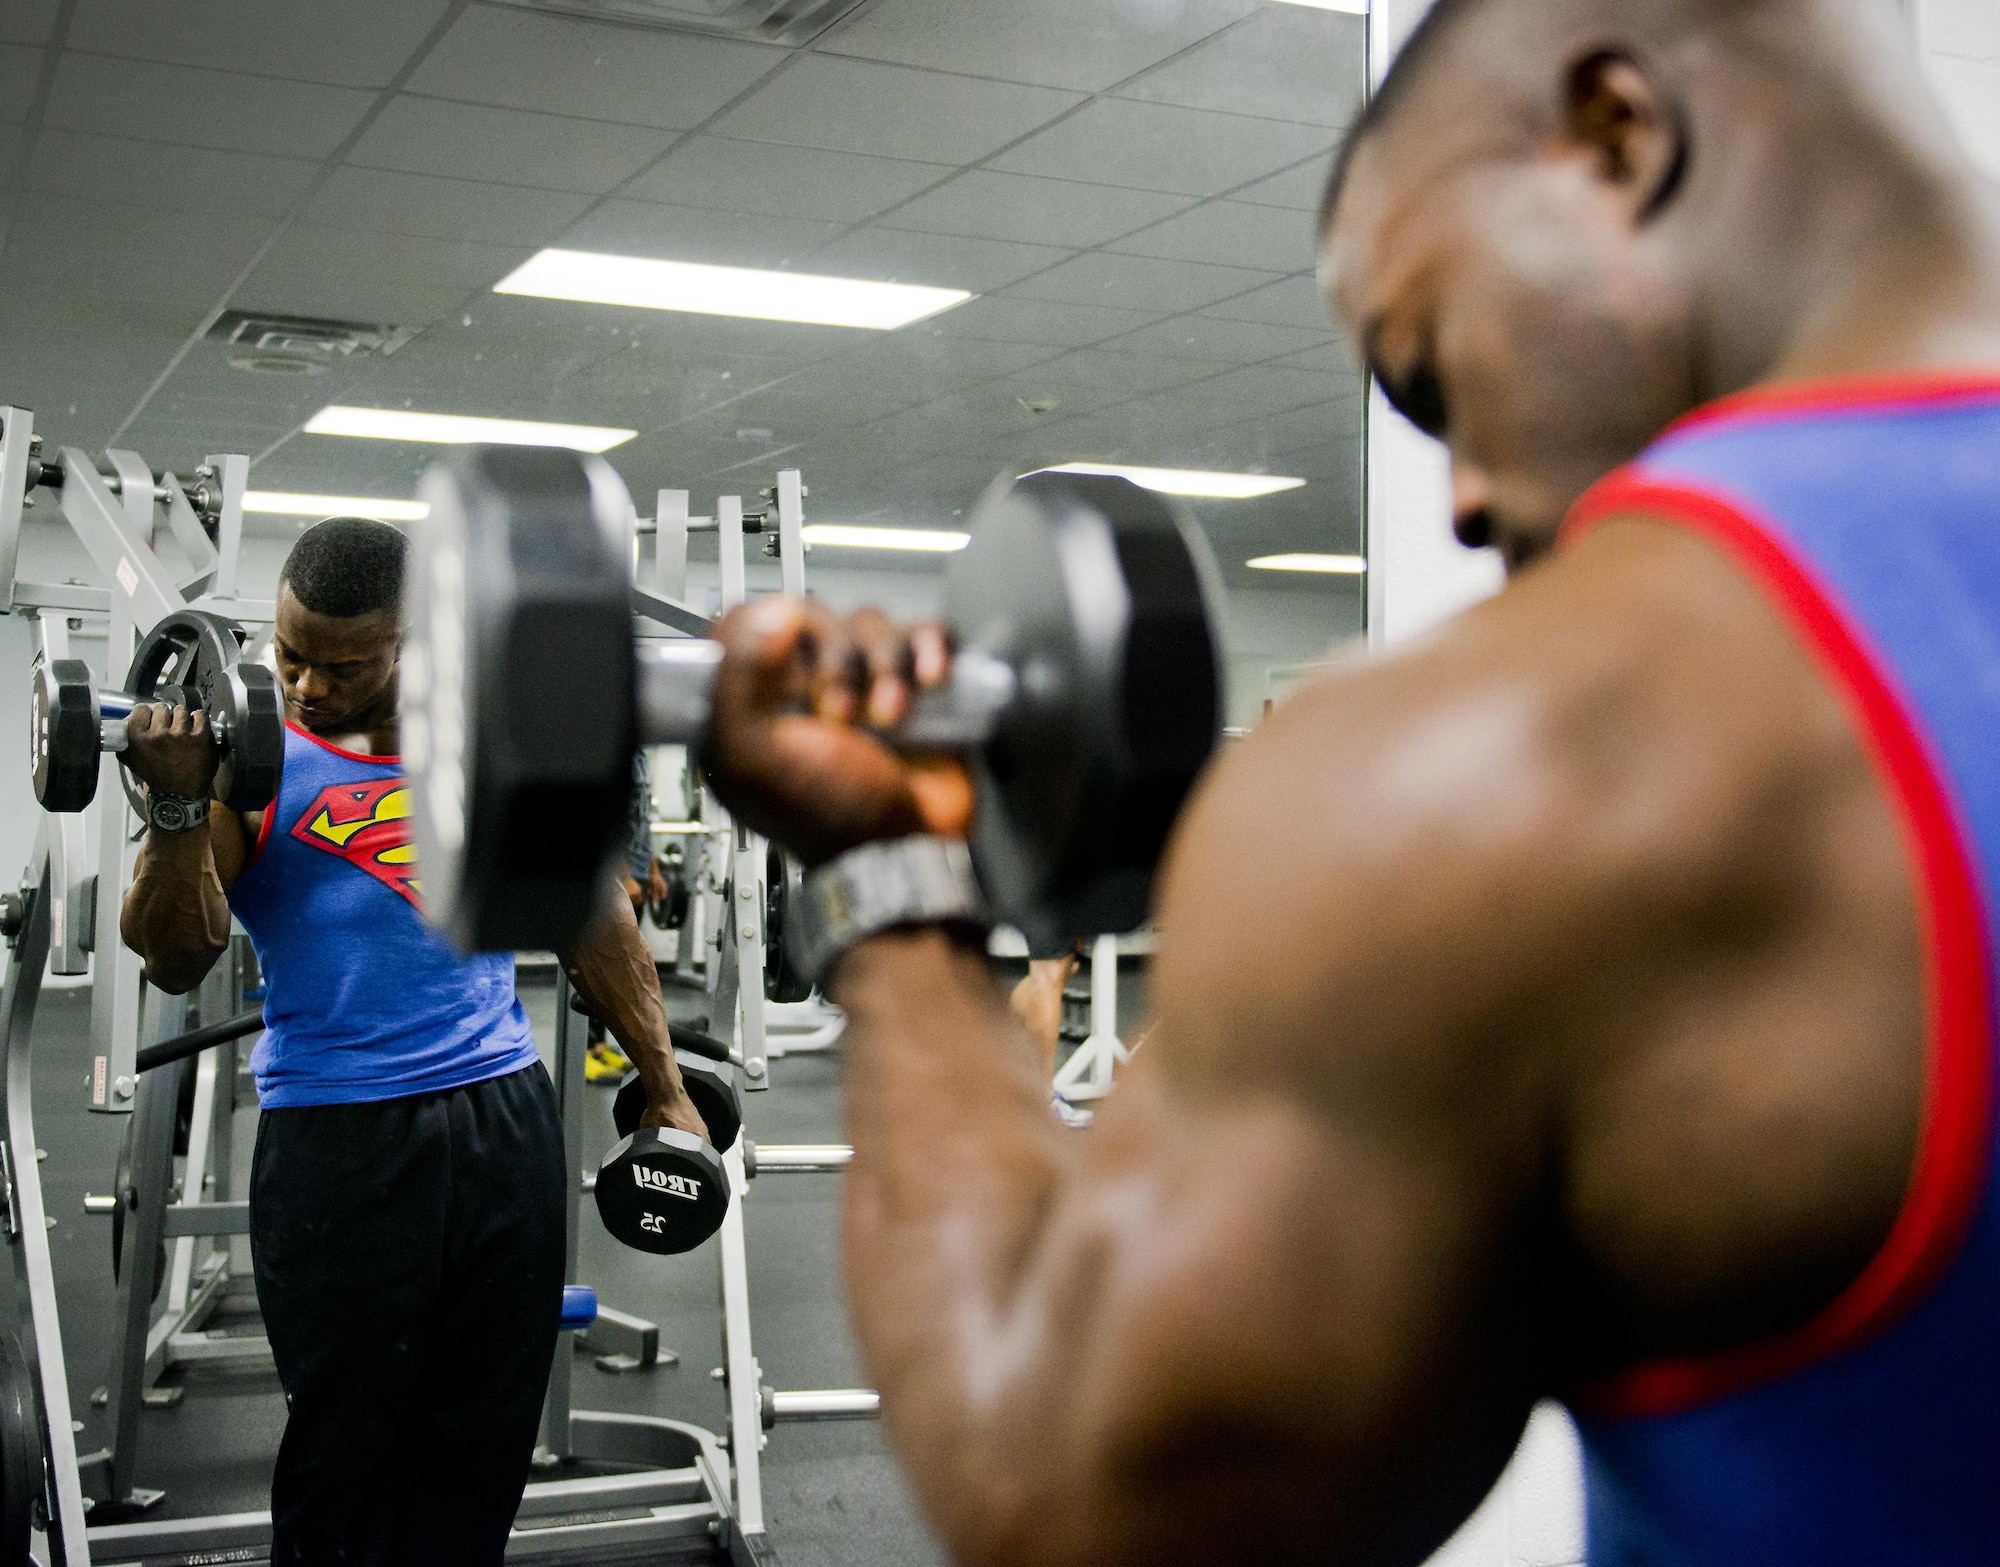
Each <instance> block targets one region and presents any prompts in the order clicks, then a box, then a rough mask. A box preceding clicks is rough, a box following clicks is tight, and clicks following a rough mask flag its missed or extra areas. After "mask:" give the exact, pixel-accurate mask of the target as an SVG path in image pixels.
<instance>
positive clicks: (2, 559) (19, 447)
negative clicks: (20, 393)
mask: <svg viewBox="0 0 2000 1567" xmlns="http://www.w3.org/2000/svg"><path fill="white" fill-rule="evenodd" d="M34 438H35V416H34V415H33V414H32V413H30V412H29V411H28V410H27V409H25V408H0V610H4V609H11V608H13V606H14V573H15V570H16V568H17V567H18V566H19V565H20V561H21V508H22V507H23V506H25V505H26V504H27V500H28V449H29V447H30V445H31V444H32V443H33V441H34Z"/></svg>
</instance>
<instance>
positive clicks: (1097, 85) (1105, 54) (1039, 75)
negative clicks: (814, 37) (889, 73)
mask: <svg viewBox="0 0 2000 1567" xmlns="http://www.w3.org/2000/svg"><path fill="white" fill-rule="evenodd" d="M1256 5H1257V0H1192V3H1188V0H1176V3H1174V4H1170V5H1158V4H1143V5H1132V4H1118V5H1110V4H1105V3H1103V0H1094V3H1089V4H1079V3H1078V0H1007V3H1006V4H1004V5H996V4H994V3H993V0H880V3H878V4H876V5H874V6H872V7H870V8H869V9H868V10H866V11H864V12H862V13H861V14H860V15H859V16H857V17H855V18H854V19H853V20H852V21H850V22H848V23H846V24H845V25H844V26H842V27H840V28H837V29H836V30H835V31H834V32H833V33H832V34H831V35H830V36H828V37H826V38H824V39H822V40H821V41H820V44H819V47H820V48H821V49H823V50H826V51H829V52H831V53H835V54H854V55H861V56H863V57H865V58H867V59H871V60H890V61H894V62H896V63H897V64H901V65H918V66H928V67H931V68H933V69H936V70H942V71H964V72H967V73H969V74H971V75H974V76H991V77H997V78H998V79H1000V80H1001V81H1009V82H1035V83H1039V84H1041V85H1043V86H1047V87H1068V88H1073V89H1075V90H1076V91H1078V92H1102V91H1103V90H1104V89H1105V88H1107V87H1110V86H1111V85H1113V84H1114V83H1116V82H1120V81H1123V80H1124V79H1125V78H1126V77H1128V76H1130V75H1132V74H1133V73H1134V72H1136V71H1142V70H1144V69H1145V68H1146V67H1147V66H1149V65H1151V64H1153V63H1154V62H1155V61H1157V60H1164V59H1165V58H1167V56H1169V55H1171V54H1174V53H1176V52H1177V51H1179V50H1182V49H1185V48H1187V47H1188V46H1189V45H1190V44H1192V43H1195V42H1196V41H1197V40H1199V39H1202V38H1206V37H1207V36H1208V35H1209V34H1211V33H1213V32H1215V31H1216V30H1217V29H1218V28H1222V27H1227V26H1228V25H1229V24H1230V23H1232V22H1234V21H1236V20H1238V19H1239V18H1241V17H1243V16H1245V15H1247V14H1248V13H1250V12H1251V11H1253V10H1254V9H1255V8H1256Z"/></svg>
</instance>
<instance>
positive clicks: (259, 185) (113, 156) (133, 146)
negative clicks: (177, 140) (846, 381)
mask: <svg viewBox="0 0 2000 1567" xmlns="http://www.w3.org/2000/svg"><path fill="white" fill-rule="evenodd" d="M319 169H320V165H319V164H318V163H316V162H312V161H309V160H307V159H304V158H267V157H261V156H259V155H257V154H256V153H249V152H226V151H223V150H221V149H219V148H213V147H179V146H175V145H173V144H171V143H167V142H145V141H132V140H129V139H127V138H126V137H122V136H85V135H81V134H79V133H78V132H75V131H57V130H45V131H43V132H42V134H41V136H40V138H39V139H38V140H37V141H36V143H35V151H34V155H33V157H31V158H30V159H29V162H28V172H27V178H26V184H27V186H28V188H29V189H30V190H42V191H56V192H60V193H62V194H64V195H68V196H75V197H79V198H81V199H84V200H89V201H102V202H106V203H109V204H111V205H114V206H132V207H154V208H165V209H170V210H172V211H175V212H227V213H234V214H236V215H238V216H240V217H271V218H277V217H284V216H286V215H288V214H289V213H290V212H291V211H292V209H293V208H294V207H296V206H297V205H298V203H299V200H300V198H301V197H303V196H304V195H305V193H306V189H307V187H308V186H310V185H311V183H312V180H313V176H314V175H316V174H317V173H318V172H319Z"/></svg>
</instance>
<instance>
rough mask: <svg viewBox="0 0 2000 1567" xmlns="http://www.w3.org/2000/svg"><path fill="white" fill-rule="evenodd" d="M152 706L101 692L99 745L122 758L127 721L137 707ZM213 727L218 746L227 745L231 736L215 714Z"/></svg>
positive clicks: (124, 695) (142, 700) (211, 718)
mask: <svg viewBox="0 0 2000 1567" xmlns="http://www.w3.org/2000/svg"><path fill="white" fill-rule="evenodd" d="M149 705H151V698H146V697H136V696H133V695H131V694H130V693H128V692H124V691H100V692H98V693H97V723H98V733H99V735H100V737H101V738H100V740H99V744H101V745H102V746H103V748H104V749H105V750H106V751H109V752H110V753H111V754H112V755H113V756H122V755H123V754H124V753H125V750H126V747H127V746H128V745H129V744H130V740H129V738H128V737H127V735H126V732H125V723H126V720H127V719H129V718H130V717H131V716H132V709H133V708H135V707H146V706H149ZM209 722H210V724H211V725H212V726H213V727H212V729H211V731H210V733H211V734H212V735H213V736H214V739H215V742H216V744H217V745H226V744H227V743H228V740H229V736H228V735H227V733H225V732H224V729H225V726H224V725H223V724H222V722H221V720H220V719H218V718H217V717H216V716H215V715H214V714H213V713H211V714H210V715H209Z"/></svg>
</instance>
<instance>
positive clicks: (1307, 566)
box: [1246, 555, 1368, 577]
mask: <svg viewBox="0 0 2000 1567" xmlns="http://www.w3.org/2000/svg"><path fill="white" fill-rule="evenodd" d="M1246 564H1247V565H1248V566H1249V567H1250V569H1251V570H1252V571H1316V572H1320V573H1322V574H1323V575H1326V576H1334V577H1360V576H1365V575H1366V574H1367V572H1368V557H1367V556H1366V555H1260V556H1258V557H1257V558H1256V559H1255V560H1253V561H1249V562H1246Z"/></svg>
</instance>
